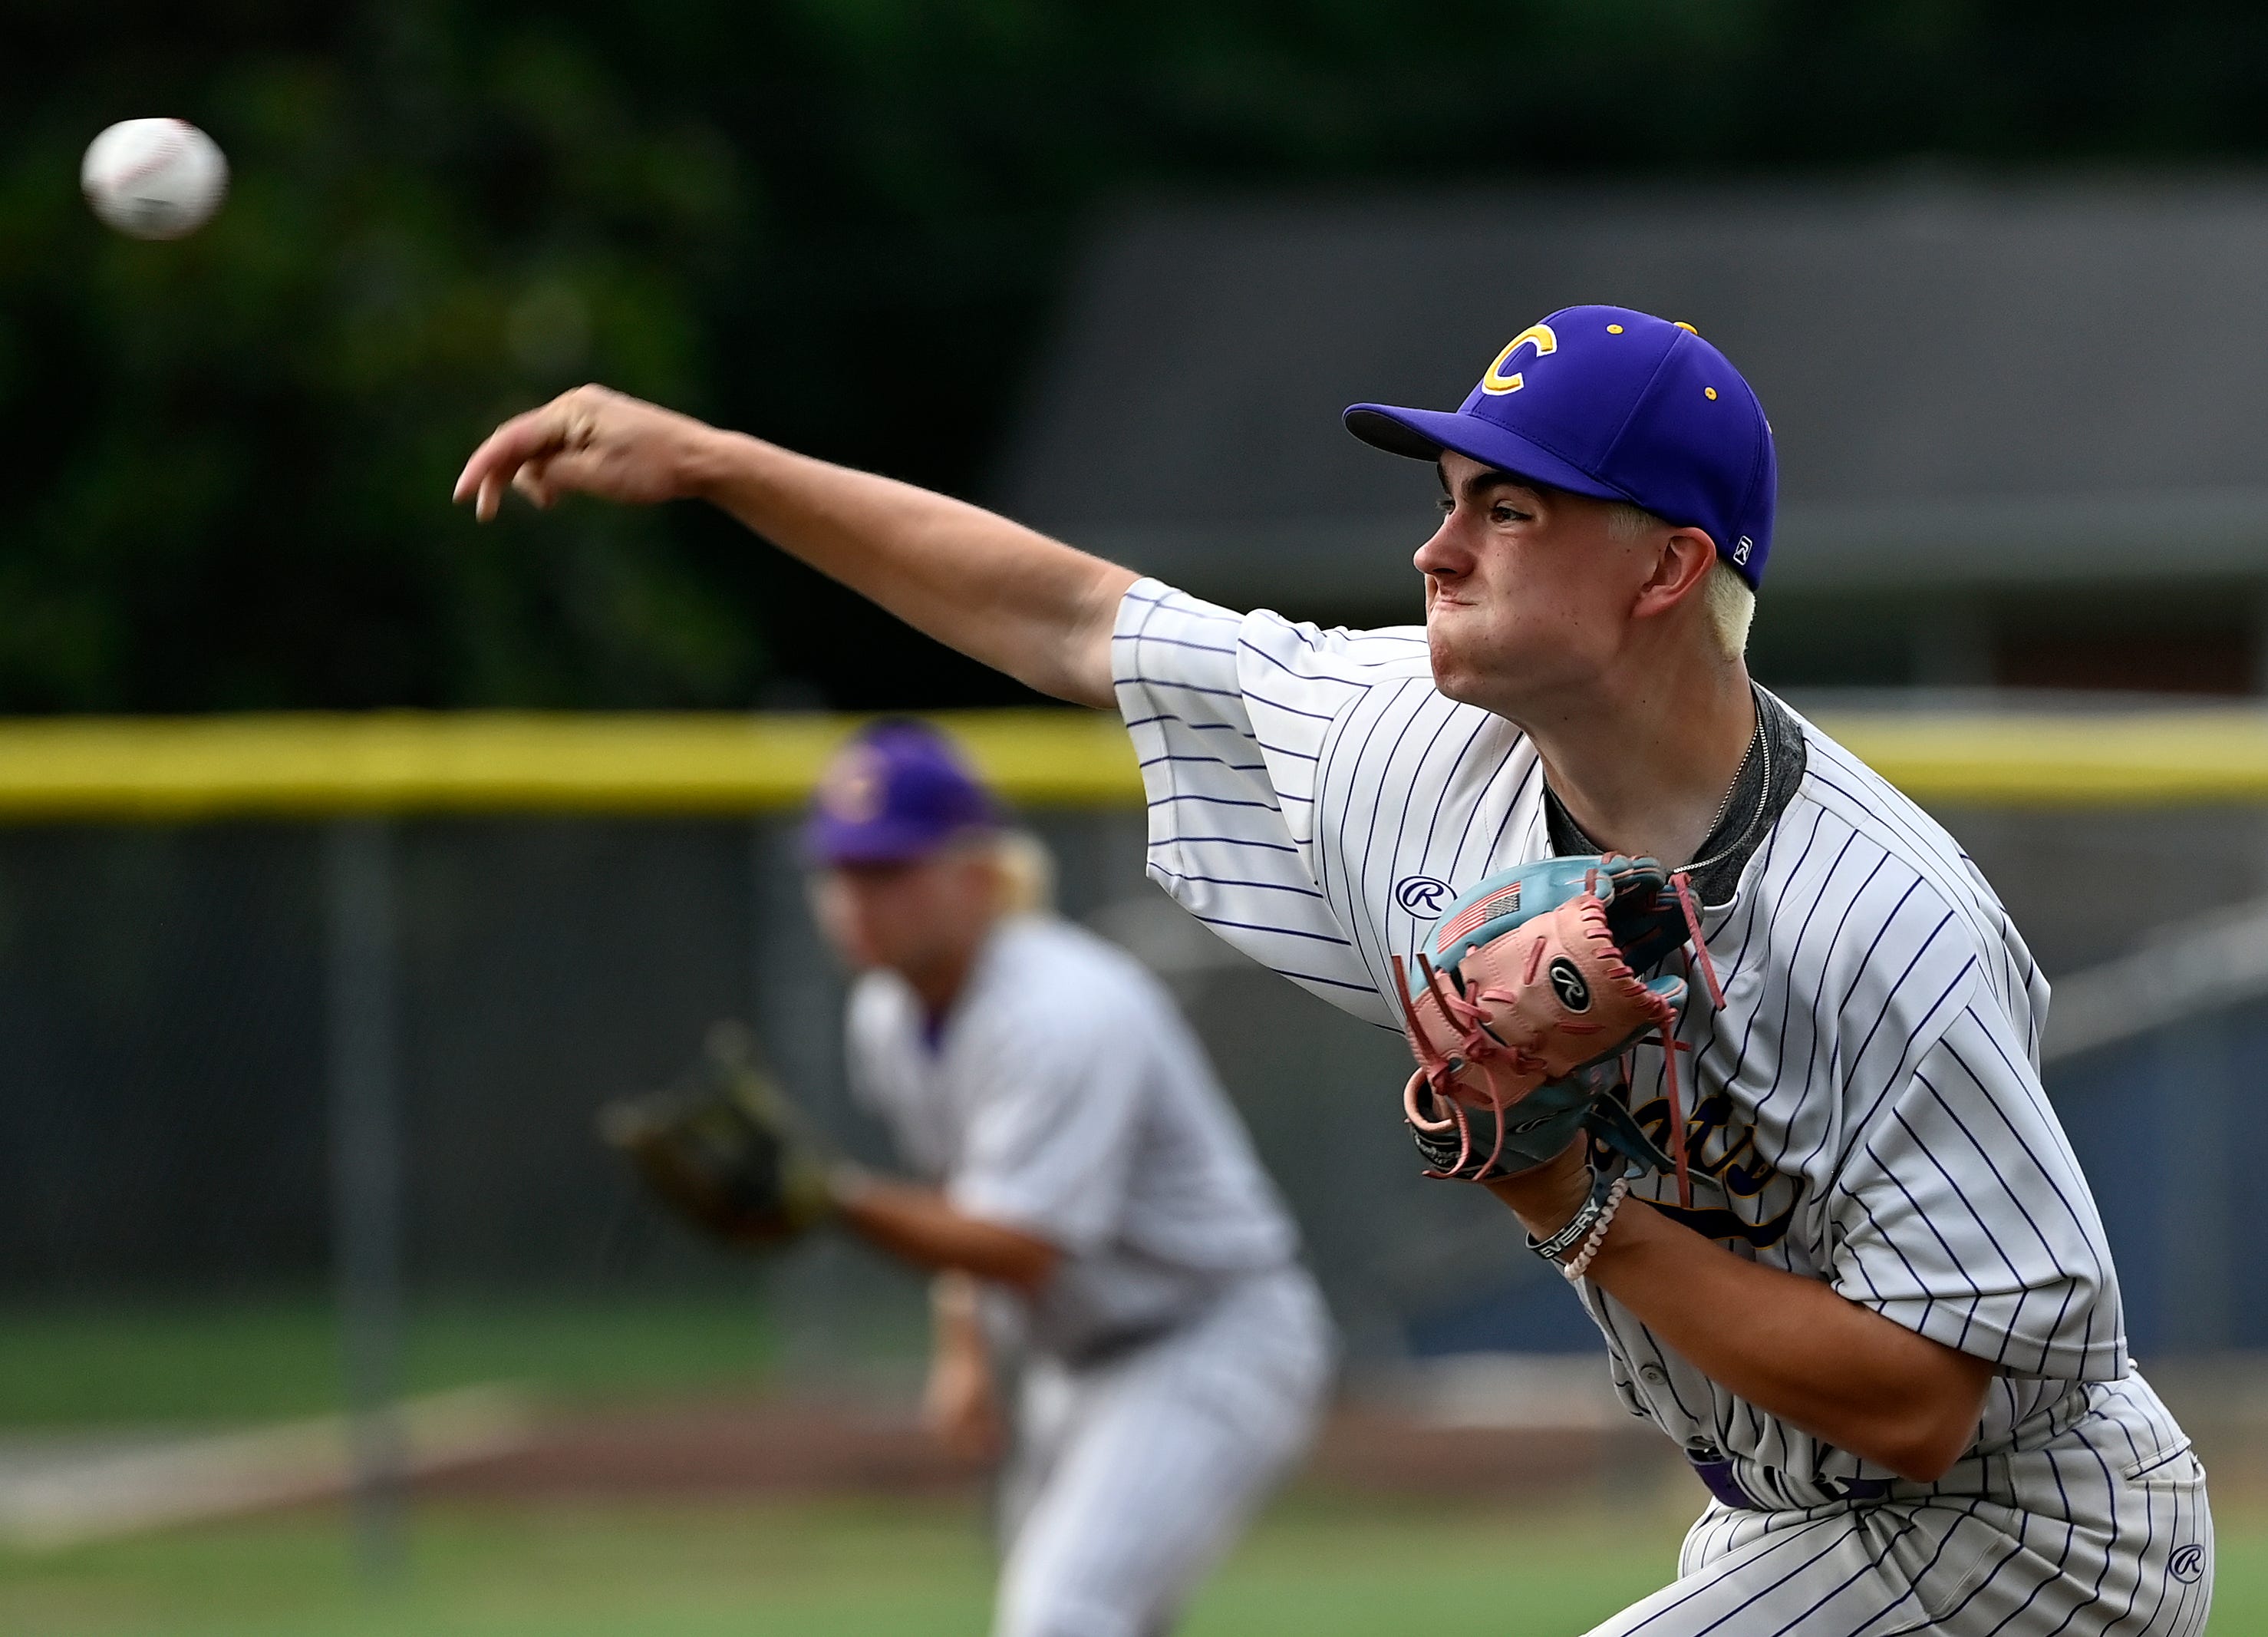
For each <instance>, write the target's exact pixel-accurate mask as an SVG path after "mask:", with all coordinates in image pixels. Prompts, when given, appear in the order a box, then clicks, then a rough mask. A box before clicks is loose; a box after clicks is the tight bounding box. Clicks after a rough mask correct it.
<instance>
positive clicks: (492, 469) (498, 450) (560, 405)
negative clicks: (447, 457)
mask: <svg viewBox="0 0 2268 1637" xmlns="http://www.w3.org/2000/svg"><path fill="white" fill-rule="evenodd" d="M571 419H572V417H571V414H570V412H569V409H568V406H567V403H566V401H565V399H564V398H555V399H553V400H552V401H551V402H549V403H547V404H545V405H544V406H543V407H542V408H541V409H530V410H528V411H527V413H526V414H525V415H515V416H513V417H512V419H510V420H508V421H506V422H505V423H504V424H503V425H501V426H499V427H497V429H496V431H492V432H490V434H489V435H488V437H487V438H486V439H484V440H483V441H482V444H481V446H480V447H479V448H477V449H475V450H474V451H473V453H472V458H471V459H470V460H468V461H466V462H465V469H464V470H463V471H461V472H460V473H459V474H458V475H457V486H456V488H455V489H454V490H452V491H451V495H450V498H452V499H453V500H456V501H458V502H459V503H462V502H463V501H464V499H465V498H467V497H468V496H471V497H472V498H473V512H474V515H475V516H476V517H478V518H479V519H480V520H481V521H482V522H483V523H485V522H487V521H488V520H490V518H492V517H494V516H495V515H496V514H497V505H500V504H501V503H502V501H503V499H504V485H505V484H506V483H513V482H515V480H516V479H517V478H518V476H519V472H520V470H521V468H524V467H526V466H527V464H528V463H529V462H530V461H540V460H541V459H542V458H543V457H544V456H546V455H548V454H549V453H552V452H553V451H555V450H556V449H558V448H559V447H560V446H562V445H563V444H564V443H565V441H566V439H567V437H568V434H569V431H570V427H571Z"/></svg>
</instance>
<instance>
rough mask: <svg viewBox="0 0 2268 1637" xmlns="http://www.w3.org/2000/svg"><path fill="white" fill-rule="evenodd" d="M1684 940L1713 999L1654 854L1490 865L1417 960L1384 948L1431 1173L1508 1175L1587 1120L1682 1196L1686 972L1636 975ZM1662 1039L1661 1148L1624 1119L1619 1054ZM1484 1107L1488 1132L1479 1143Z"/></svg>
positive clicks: (1677, 883)
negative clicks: (1680, 1082) (1502, 867)
mask: <svg viewBox="0 0 2268 1637" xmlns="http://www.w3.org/2000/svg"><path fill="white" fill-rule="evenodd" d="M1689 939H1690V940H1691V941H1692V944H1693V946H1694V948H1696V950H1697V953H1698V955H1699V960H1700V964H1701V967H1702V970H1703V971H1704V972H1705V974H1706V976H1707V979H1708V984H1709V988H1710V992H1711V993H1712V994H1713V995H1715V996H1716V997H1717V999H1718V1002H1719V1004H1720V1005H1721V1004H1722V1003H1723V999H1724V997H1723V993H1722V992H1721V991H1720V990H1719V988H1718V985H1717V975H1716V971H1715V970H1714V969H1713V968H1712V967H1711V966H1710V964H1709V951H1708V946H1707V944H1706V942H1705V940H1703V939H1702V937H1701V935H1700V924H1699V918H1698V914H1697V911H1696V909H1695V907H1694V903H1693V899H1692V894H1691V892H1690V889H1689V887H1688V885H1687V883H1686V881H1685V878H1684V877H1683V875H1672V874H1668V872H1667V871H1665V870H1664V869H1663V868H1662V866H1661V865H1660V864H1659V863H1657V862H1656V861H1655V860H1653V859H1633V858H1626V857H1624V856H1622V855H1620V854H1616V853H1609V854H1608V855H1606V856H1605V857H1603V858H1565V859H1542V860H1539V861H1538V862H1536V863H1533V864H1527V865H1522V866H1520V867H1518V868H1516V869H1511V870H1506V871H1503V872H1500V873H1499V874H1495V875H1491V876H1490V877H1489V878H1488V879H1487V880H1485V881H1482V882H1481V883H1480V884H1479V885H1478V886H1476V887H1475V888H1473V889H1471V890H1470V891H1469V892H1467V893H1466V894H1465V895H1464V896H1462V897H1461V898H1459V899H1458V900H1457V901H1456V903H1453V904H1451V905H1450V906H1449V910H1448V912H1447V914H1446V915H1444V916H1443V917H1442V918H1441V919H1440V922H1438V923H1437V924H1436V925H1435V926H1434V928H1433V932H1432V936H1431V937H1430V939H1429V940H1428V941H1429V942H1430V943H1431V944H1432V955H1431V956H1430V957H1429V956H1428V955H1425V954H1423V953H1421V954H1419V955H1418V958H1417V970H1416V971H1415V972H1414V973H1413V972H1411V971H1410V970H1409V969H1407V968H1406V967H1404V966H1403V962H1402V959H1401V957H1400V956H1398V955H1397V956H1395V959H1394V970H1395V978H1396V980H1397V988H1398V991H1399V995H1400V999H1401V1002H1402V1012H1403V1023H1404V1028H1405V1029H1406V1031H1407V1033H1408V1035H1409V1036H1410V1048H1411V1050H1412V1051H1414V1052H1415V1053H1416V1054H1417V1058H1418V1072H1417V1073H1415V1074H1413V1075H1411V1076H1410V1083H1409V1085H1408V1086H1407V1087H1406V1088H1404V1090H1403V1113H1404V1115H1405V1116H1406V1117H1408V1119H1409V1122H1410V1129H1411V1131H1412V1132H1414V1133H1415V1135H1416V1137H1417V1139H1418V1149H1419V1151H1420V1152H1421V1153H1422V1154H1425V1157H1426V1159H1427V1160H1428V1161H1430V1162H1431V1164H1432V1175H1435V1176H1454V1177H1459V1178H1462V1179H1464V1180H1467V1181H1474V1182H1483V1181H1486V1180H1487V1179H1489V1178H1490V1177H1492V1176H1516V1175H1518V1174H1519V1173H1520V1172H1521V1171H1524V1170H1528V1169H1532V1168H1533V1167H1535V1166H1538V1165H1541V1164H1543V1163H1544V1162H1545V1161H1548V1160H1550V1159H1552V1158H1554V1157H1556V1156H1557V1155H1558V1154H1561V1153H1563V1152H1565V1149H1566V1147H1567V1145H1568V1144H1569V1143H1571V1142H1572V1141H1574V1140H1575V1139H1576V1137H1577V1136H1578V1135H1579V1134H1580V1133H1582V1132H1589V1133H1590V1134H1591V1135H1592V1136H1593V1137H1594V1138H1595V1139H1598V1140H1599V1141H1600V1142H1602V1143H1603V1144H1605V1145H1606V1146H1607V1147H1609V1148H1611V1149H1614V1150H1615V1151H1616V1152H1618V1153H1620V1154H1622V1155H1623V1156H1624V1159H1626V1160H1627V1161H1630V1162H1631V1163H1633V1164H1635V1165H1638V1166H1639V1167H1641V1168H1645V1169H1655V1170H1661V1171H1664V1172H1673V1173H1675V1176H1676V1177H1677V1190H1678V1198H1680V1199H1681V1200H1682V1201H1683V1202H1684V1203H1685V1204H1687V1205H1689V1206H1690V1204H1691V1203H1692V1184H1691V1180H1690V1175H1689V1173H1688V1170H1687V1166H1686V1156H1685V1119H1684V1110H1683V1106H1682V1105H1681V1102H1680V1101H1679V1097H1678V1088H1677V1052H1678V1050H1679V1048H1678V1046H1677V1044H1676V1042H1675V1039H1674V1037H1673V1031H1674V1030H1675V1028H1676V1025H1677V1017H1678V1013H1679V1010H1680V1008H1681V1007H1683V1005H1684V1004H1685V998H1686V984H1685V980H1684V979H1683V978H1682V977H1676V976H1674V975H1669V974H1665V975H1663V976H1661V977H1653V978H1648V977H1645V976H1644V974H1646V972H1648V971H1651V970H1653V968H1654V967H1656V966H1658V965H1659V964H1661V962H1662V961H1663V960H1665V959H1666V958H1667V957H1668V955H1669V954H1670V953H1671V952H1672V951H1673V950H1675V949H1678V948H1682V947H1683V946H1684V945H1685V944H1686V942H1687V940H1689ZM1647 1035H1655V1036H1659V1037H1660V1039H1661V1044H1662V1051H1663V1057H1664V1058H1665V1061H1666V1064H1667V1068H1666V1079H1667V1089H1668V1098H1669V1140H1670V1152H1669V1153H1668V1154H1663V1153H1662V1151H1661V1148H1660V1147H1657V1146H1656V1145H1655V1144H1654V1142H1653V1140H1652V1139H1650V1138H1648V1137H1647V1136H1646V1133H1645V1132H1644V1131H1642V1130H1641V1129H1640V1128H1639V1126H1638V1123H1637V1122H1636V1121H1635V1120H1633V1119H1632V1118H1631V1114H1630V1108H1629V1103H1628V1102H1627V1100H1626V1097H1625V1095H1624V1093H1625V1091H1626V1088H1627V1082H1628V1074H1627V1066H1626V1064H1625V1063H1624V1061H1623V1060H1622V1059H1623V1054H1624V1052H1626V1051H1629V1050H1630V1049H1631V1047H1632V1046H1633V1045H1635V1044H1637V1043H1638V1042H1639V1041H1640V1040H1642V1039H1644V1038H1645V1037H1646V1036H1647ZM1478 1114H1486V1115H1488V1116H1489V1117H1491V1121H1492V1123H1493V1125H1494V1126H1495V1132H1494V1139H1493V1141H1492V1142H1491V1143H1490V1145H1489V1146H1488V1147H1487V1148H1486V1149H1482V1148H1481V1147H1480V1146H1479V1145H1478V1144H1477V1143H1476V1141H1475V1139H1474V1132H1473V1117H1474V1116H1476V1115H1478Z"/></svg>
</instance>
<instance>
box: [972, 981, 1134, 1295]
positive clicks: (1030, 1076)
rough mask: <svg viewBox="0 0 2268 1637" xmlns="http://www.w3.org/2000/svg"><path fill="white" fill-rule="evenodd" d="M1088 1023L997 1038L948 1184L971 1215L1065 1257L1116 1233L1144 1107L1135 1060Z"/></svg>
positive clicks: (1028, 1023) (1023, 1027)
mask: <svg viewBox="0 0 2268 1637" xmlns="http://www.w3.org/2000/svg"><path fill="white" fill-rule="evenodd" d="M1085 1022H1086V1026H1084V1027H1082V1028H1081V1029H1078V1030H1061V1031H1057V1030H1054V1029H1048V1028H1046V1027H1045V1025H1044V1023H1043V1022H1042V1021H1041V1020H1040V1019H1037V1018H1035V1017H1029V1016H1027V1017H1026V1018H1023V1019H1020V1020H1017V1026H1016V1027H1014V1028H1013V1029H1006V1030H1004V1031H1002V1033H1001V1034H1000V1036H998V1038H997V1039H996V1043H995V1045H994V1049H993V1050H992V1051H990V1053H989V1054H988V1055H989V1056H990V1059H991V1060H990V1062H988V1063H987V1064H985V1065H984V1066H983V1068H982V1070H981V1071H980V1073H979V1075H978V1078H979V1080H980V1081H981V1083H982V1084H983V1087H984V1095H983V1099H982V1100H981V1102H979V1103H978V1105H977V1107H976V1109H975V1110H974V1112H973V1115H972V1117H971V1118H970V1121H969V1124H968V1130H967V1132H966V1134H965V1135H964V1137H963V1139H962V1144H961V1157H960V1161H959V1162H958V1163H957V1164H956V1165H955V1166H954V1171H953V1176H952V1177H951V1179H950V1181H949V1182H948V1184H946V1194H947V1197H948V1198H950V1199H951V1200H952V1202H953V1203H954V1206H957V1207H959V1208H960V1209H961V1210H962V1211H965V1212H966V1213H968V1214H969V1215H971V1216H976V1217H981V1218H983V1220H986V1221H990V1222H998V1223H1001V1224H1003V1225H1005V1226H1006V1227H1010V1228H1020V1229H1021V1230H1023V1231H1024V1232H1026V1233H1029V1234H1032V1235H1035V1236H1036V1237H1038V1238H1041V1239H1044V1240H1046V1241H1047V1242H1049V1243H1050V1244H1052V1245H1054V1246H1056V1247H1057V1249H1058V1250H1062V1251H1064V1253H1065V1254H1067V1255H1072V1256H1077V1255H1082V1254H1085V1253H1086V1252H1089V1251H1092V1250H1096V1249H1098V1248H1099V1247H1101V1245H1103V1244H1104V1243H1105V1242H1108V1240H1110V1239H1111V1238H1112V1237H1113V1236H1114V1235H1116V1231H1117V1228H1118V1225H1119V1222H1120V1220H1121V1218H1122V1217H1123V1214H1124V1212H1125V1205H1126V1195H1127V1182H1128V1176H1129V1171H1130V1166H1131V1164H1132V1160H1133V1155H1134V1151H1135V1147H1136V1145H1135V1143H1134V1141H1133V1140H1132V1133H1133V1130H1134V1125H1135V1122H1136V1121H1137V1120H1138V1118H1139V1117H1140V1113H1141V1104H1142V1080H1141V1069H1140V1062H1141V1058H1140V1054H1138V1053H1136V1052H1130V1051H1110V1050H1108V1043H1109V1042H1110V1041H1111V1040H1112V1039H1113V1038H1114V1036H1113V1035H1112V1032H1111V1030H1110V1029H1108V1028H1106V1027H1101V1026H1100V1025H1099V1020H1096V1019H1094V1018H1092V1017H1090V1018H1088V1019H1086V1021H1085Z"/></svg>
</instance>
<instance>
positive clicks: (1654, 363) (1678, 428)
mask: <svg viewBox="0 0 2268 1637" xmlns="http://www.w3.org/2000/svg"><path fill="white" fill-rule="evenodd" d="M1346 424H1347V430H1348V431H1351V432H1352V433H1353V434H1354V435H1355V436H1356V437H1358V438H1359V439H1362V440H1363V441H1364V442H1365V443H1368V444H1375V445H1376V446H1378V447H1379V448H1381V449H1386V450H1390V451H1391V452H1392V453H1395V454H1406V455H1410V456H1412V457H1414V458H1416V459H1418V460H1421V461H1432V460H1435V459H1438V458H1439V457H1440V453H1441V451H1442V450H1444V449H1454V451H1456V453H1459V454H1462V455H1467V456H1469V457H1470V458H1471V459H1473V460H1476V461H1483V462H1484V463H1486V464H1487V465H1489V466H1491V467H1495V468H1498V469H1499V470H1502V471H1506V472H1510V473H1513V475H1514V476H1520V477H1525V478H1528V479H1530V480H1532V481H1533V482H1535V483H1544V484H1548V485H1550V487H1552V488H1555V489H1572V490H1574V491H1575V492H1576V493H1577V494H1579V495H1592V496H1595V497H1596V498H1599V499H1602V500H1627V501H1629V502H1630V503H1631V505H1638V506H1643V507H1644V508H1645V509H1646V510H1647V511H1649V512H1653V513H1654V514H1655V515H1657V516H1659V517H1663V518H1667V519H1668V520H1669V521H1670V522H1672V523H1677V524H1682V525H1684V526H1685V527H1691V528H1698V529H1702V530H1705V531H1706V533H1707V534H1708V535H1709V538H1710V539H1712V540H1713V541H1714V542H1716V543H1717V553H1718V555H1719V557H1723V558H1724V559H1725V561H1726V562H1727V563H1730V564H1732V565H1733V567H1734V569H1735V570H1737V571H1739V573H1740V576H1741V578H1742V579H1745V580H1747V581H1748V582H1749V585H1750V586H1757V585H1760V584H1761V583H1762V582H1763V580H1764V559H1765V558H1766V557H1768V556H1770V555H1771V533H1772V506H1773V503H1774V501H1775V500H1776V499H1777V498H1778V490H1779V463H1778V459H1777V458H1776V457H1775V456H1774V454H1773V453H1772V435H1771V423H1770V422H1768V421H1766V420H1765V419H1764V406H1763V405H1762V404H1760V403H1758V402H1756V394H1755V393H1753V392H1751V391H1749V383H1748V382H1747V381H1745V380H1742V379H1741V372H1740V371H1738V370H1736V369H1734V367H1733V366H1732V365H1731V364H1729V363H1727V361H1726V358H1725V355H1724V354H1723V353H1721V352H1719V351H1718V350H1717V349H1716V348H1714V347H1712V346H1711V345H1710V344H1709V343H1707V342H1705V341H1704V340H1702V339H1701V337H1700V336H1698V335H1697V334H1695V333H1694V331H1693V329H1692V328H1691V327H1690V326H1689V325H1685V324H1672V323H1669V322H1667V321H1664V320H1661V319H1658V318H1653V317H1651V316H1649V315H1648V314H1646V313H1635V312H1632V311H1631V309H1630V308H1628V307H1562V308H1561V309H1560V310H1559V311H1558V312H1557V313H1553V314H1552V315H1551V316H1550V318H1547V319H1545V320H1544V321H1543V322H1542V323H1541V324H1537V325H1535V326H1534V327H1533V328H1528V329H1524V330H1522V331H1521V332H1520V334H1519V335H1517V336H1513V339H1512V343H1511V344H1510V345H1509V346H1507V347H1506V348H1505V350H1503V351H1502V352H1499V354H1497V358H1496V362H1495V363H1493V364H1491V365H1489V367H1488V372H1486V373H1485V374H1484V375H1483V376H1482V377H1481V380H1480V385H1479V386H1477V387H1474V388H1473V390H1472V395H1470V396H1469V397H1468V398H1467V399H1466V400H1465V402H1464V404H1463V406H1462V408H1461V409H1458V410H1456V412H1455V413H1454V414H1452V413H1450V412H1448V411H1447V410H1443V409H1395V408H1394V407H1393V406H1392V405H1390V404H1383V403H1358V404H1356V405H1354V406H1353V407H1352V408H1351V409H1348V410H1347V412H1346Z"/></svg>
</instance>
